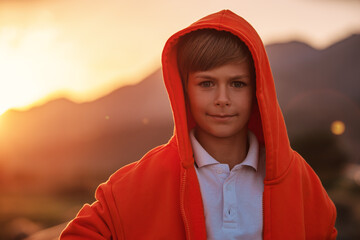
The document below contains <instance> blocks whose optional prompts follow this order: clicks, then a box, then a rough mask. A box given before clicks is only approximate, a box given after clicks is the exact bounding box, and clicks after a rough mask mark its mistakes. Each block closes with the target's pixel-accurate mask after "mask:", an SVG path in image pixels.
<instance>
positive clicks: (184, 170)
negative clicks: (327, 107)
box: [61, 10, 337, 240]
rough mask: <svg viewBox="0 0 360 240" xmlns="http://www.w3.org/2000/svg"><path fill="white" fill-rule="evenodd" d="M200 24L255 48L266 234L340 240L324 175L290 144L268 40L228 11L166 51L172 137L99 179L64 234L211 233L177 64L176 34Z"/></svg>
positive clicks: (256, 127) (195, 237) (253, 124)
mask: <svg viewBox="0 0 360 240" xmlns="http://www.w3.org/2000/svg"><path fill="white" fill-rule="evenodd" d="M202 28H214V29H217V30H225V31H229V32H231V33H233V34H234V35H236V36H238V37H239V38H240V39H241V40H242V41H243V42H245V44H246V45H247V46H248V48H249V50H250V52H251V53H252V56H253V59H254V65H255V71H256V97H257V102H258V104H257V107H256V108H255V111H253V113H252V116H251V118H250V121H249V125H248V127H249V129H250V130H251V131H252V132H253V133H255V135H256V136H257V138H258V140H259V142H260V143H262V144H265V149H266V177H265V180H264V193H263V239H265V240H270V239H279V240H283V239H292V240H296V239H299V240H300V239H335V238H336V235H337V231H336V229H335V228H334V224H335V219H336V210H335V207H334V204H333V203H332V201H331V200H330V198H329V197H328V195H327V193H326V191H325V190H324V188H323V186H322V184H321V182H320V180H319V178H318V177H317V175H316V174H315V173H314V171H313V170H312V169H311V167H310V166H309V165H308V164H307V163H306V162H305V161H304V159H303V158H302V157H301V156H300V155H299V154H298V153H296V152H295V151H293V150H292V149H291V147H290V144H289V140H288V136H287V132H286V127H285V123H284V119H283V116H282V113H281V110H280V107H279V104H278V102H277V99H276V93H275V86H274V81H273V77H272V73H271V70H270V65H269V61H268V58H267V55H266V52H265V49H264V45H263V43H262V41H261V39H260V37H259V36H258V34H257V33H256V31H255V30H254V29H253V28H252V27H251V26H250V25H249V23H247V22H246V21H245V20H244V19H242V18H241V17H239V16H237V15H236V14H234V13H232V12H231V11H229V10H223V11H220V12H218V13H215V14H212V15H209V16H207V17H204V18H202V19H200V20H199V21H197V22H195V23H194V24H192V25H191V26H189V27H188V28H186V29H183V30H181V31H179V32H177V33H176V34H174V35H173V36H172V37H171V38H170V39H169V40H168V41H167V43H166V45H165V47H164V51H163V55H162V64H163V76H164V81H165V85H166V88H167V91H168V94H169V98H170V102H171V106H172V110H173V117H174V121H175V130H174V135H173V137H172V138H171V139H170V141H169V142H168V143H167V144H165V145H162V146H159V147H157V148H155V149H153V150H151V151H150V152H148V153H147V154H146V155H145V156H144V157H143V158H142V159H141V160H139V161H137V162H134V163H132V164H129V165H127V166H125V167H123V168H121V169H119V170H118V171H117V172H116V173H114V174H113V175H112V176H111V177H110V179H109V180H108V181H107V182H106V183H104V184H101V185H100V186H99V188H98V189H97V191H96V199H97V201H96V202H95V203H93V204H92V205H85V206H84V207H83V208H82V209H81V210H80V212H79V213H78V215H77V217H76V218H75V219H74V220H72V221H71V222H70V223H69V224H68V226H67V227H66V229H65V230H64V231H63V233H62V235H61V239H64V240H65V239H97V240H99V239H113V240H115V239H188V240H189V239H192V240H202V239H206V227H205V218H204V209H203V203H202V198H201V193H200V187H199V183H198V179H197V175H196V172H195V168H194V159H193V152H192V147H191V143H190V139H189V134H188V132H189V130H190V129H191V128H192V127H193V126H194V124H195V123H194V121H193V120H192V118H191V116H190V114H189V113H188V112H187V110H186V107H185V101H184V94H183V89H182V84H181V80H180V76H179V73H178V69H177V57H176V44H177V41H178V38H179V37H180V36H182V35H184V34H186V33H189V32H191V31H194V30H197V29H202Z"/></svg>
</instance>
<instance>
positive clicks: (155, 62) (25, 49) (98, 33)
mask: <svg viewBox="0 0 360 240" xmlns="http://www.w3.org/2000/svg"><path fill="white" fill-rule="evenodd" d="M141 4H142V5H143V6H144V7H143V8H141V9H139V8H138V6H139V5H138V3H136V4H135V3H131V2H125V1H114V0H108V1H106V2H101V3H100V2H97V1H94V2H91V3H90V2H87V1H84V0H79V1H77V2H76V3H75V2H73V1H69V0H62V1H58V0H53V1H43V0H29V1H20V0H12V1H9V0H2V1H0V52H1V53H2V54H1V55H0V84H1V86H2V88H1V89H0V116H1V115H2V114H3V113H4V112H5V111H7V110H10V109H17V110H26V109H30V108H32V107H34V106H39V105H42V104H44V103H46V102H48V101H51V100H53V99H57V98H60V97H65V98H68V99H70V100H72V101H74V102H78V103H80V102H88V101H93V100H95V99H97V98H99V97H101V96H104V95H106V94H108V93H109V92H111V91H113V90H114V89H117V88H119V87H121V86H126V85H129V84H135V83H138V82H139V81H141V80H142V79H144V78H145V77H146V76H148V75H149V74H151V73H152V72H153V71H155V69H158V68H159V67H160V66H161V64H160V56H161V52H162V48H163V45H164V43H165V41H166V40H167V39H168V37H170V36H171V35H172V34H173V33H175V32H177V31H178V30H180V29H182V28H184V27H186V26H188V25H189V24H191V23H192V22H194V21H196V20H198V19H199V18H201V17H203V16H206V15H208V14H210V13H213V12H217V11H219V10H220V9H226V8H227V9H231V10H232V11H234V12H235V13H237V14H239V15H240V16H242V17H244V18H245V19H247V20H248V21H249V22H250V23H251V24H252V25H253V26H254V28H255V29H256V30H257V31H258V33H259V34H260V36H261V38H262V39H263V41H264V44H265V45H271V44H275V43H285V42H289V41H299V42H303V43H306V44H308V45H309V46H311V47H313V48H315V49H318V50H319V49H320V50H321V49H325V48H327V47H328V46H330V45H332V44H333V43H335V42H338V41H340V40H342V39H344V38H346V37H348V36H350V35H352V34H359V33H360V18H359V16H358V14H357V13H358V11H356V10H358V9H360V2H359V1H334V0H332V1H312V2H309V1H306V0H291V1H288V0H287V1H286V0H275V1H272V2H271V3H269V2H268V1H264V0H254V1H252V2H251V3H249V2H247V1H245V0H244V1H243V0H241V1H240V2H239V1H235V0H224V1H222V2H221V3H219V2H218V1H215V0H210V1H206V2H205V1H197V2H195V3H194V2H192V1H190V0H185V1H183V2H181V3H177V2H165V3H164V2H163V1H161V0H153V1H151V2H149V1H143V2H141ZM259 5H261V6H262V8H259V7H258V6H259ZM179 9H187V11H186V14H184V12H182V11H179ZM264 9H266V11H265V10H264ZM269 9H270V10H271V11H268V10H269ZM294 9H296V11H294ZM79 10H81V15H79ZM304 14H306V18H304V17H303V16H304ZM79 16H80V17H79ZM169 19H171V21H169ZM285 19H286V21H284V20H285ZM329 23H331V24H329ZM144 37H146V41H144Z"/></svg>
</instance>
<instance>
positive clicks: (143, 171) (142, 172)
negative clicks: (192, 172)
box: [103, 138, 180, 189]
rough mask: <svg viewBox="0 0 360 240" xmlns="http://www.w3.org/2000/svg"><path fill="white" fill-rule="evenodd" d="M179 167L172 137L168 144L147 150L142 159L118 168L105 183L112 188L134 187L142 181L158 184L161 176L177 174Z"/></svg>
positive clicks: (166, 176) (176, 150) (175, 146)
mask: <svg viewBox="0 0 360 240" xmlns="http://www.w3.org/2000/svg"><path fill="white" fill-rule="evenodd" d="M179 168H180V158H179V154H178V148H177V144H176V141H175V139H173V138H172V139H170V141H169V142H168V143H167V144H164V145H160V146H158V147H156V148H154V149H152V150H150V151H149V152H147V153H146V154H145V155H144V156H143V157H142V158H141V159H140V160H138V161H136V162H133V163H130V164H128V165H126V166H124V167H122V168H120V169H119V170H117V171H116V172H115V173H114V174H112V175H111V176H110V178H109V180H108V181H107V182H106V183H104V184H106V185H108V186H111V188H112V189H114V188H116V189H119V188H132V187H134V186H137V185H138V184H140V183H141V182H146V183H147V184H150V183H154V184H156V182H157V181H158V180H159V179H160V178H171V177H174V176H175V175H177V172H178V171H179ZM177 177H178V175H177ZM104 184H103V185H104Z"/></svg>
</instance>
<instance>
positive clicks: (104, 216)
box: [60, 183, 124, 240]
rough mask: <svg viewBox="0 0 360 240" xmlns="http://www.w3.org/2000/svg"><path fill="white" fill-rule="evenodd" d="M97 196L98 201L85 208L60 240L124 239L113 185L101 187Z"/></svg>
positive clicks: (68, 226)
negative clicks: (112, 189) (112, 188)
mask: <svg viewBox="0 0 360 240" xmlns="http://www.w3.org/2000/svg"><path fill="white" fill-rule="evenodd" d="M95 196H96V199H97V201H96V202H94V203H93V204H92V205H89V204H86V205H84V206H83V208H82V209H81V210H80V211H79V213H78V214H77V216H76V217H75V219H73V220H72V221H71V222H70V223H69V224H68V225H67V226H66V228H65V229H64V230H63V232H62V233H61V235H60V240H70V239H71V240H85V239H87V240H91V239H94V240H95V239H96V240H105V239H124V238H123V237H122V233H121V232H120V231H121V224H120V221H119V220H120V218H119V216H118V212H117V211H116V205H115V201H114V198H113V194H112V191H111V185H110V184H109V183H106V184H102V185H100V186H99V188H98V189H97V191H96V195H95ZM114 226H117V228H116V229H115V228H114Z"/></svg>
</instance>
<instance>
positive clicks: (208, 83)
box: [199, 81, 214, 88]
mask: <svg viewBox="0 0 360 240" xmlns="http://www.w3.org/2000/svg"><path fill="white" fill-rule="evenodd" d="M199 85H200V87H204V88H208V87H212V86H213V85H214V84H213V82H211V81H203V82H200V83H199Z"/></svg>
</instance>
